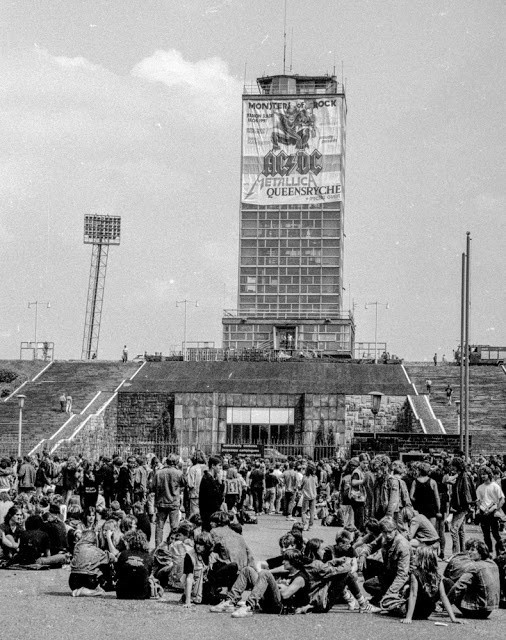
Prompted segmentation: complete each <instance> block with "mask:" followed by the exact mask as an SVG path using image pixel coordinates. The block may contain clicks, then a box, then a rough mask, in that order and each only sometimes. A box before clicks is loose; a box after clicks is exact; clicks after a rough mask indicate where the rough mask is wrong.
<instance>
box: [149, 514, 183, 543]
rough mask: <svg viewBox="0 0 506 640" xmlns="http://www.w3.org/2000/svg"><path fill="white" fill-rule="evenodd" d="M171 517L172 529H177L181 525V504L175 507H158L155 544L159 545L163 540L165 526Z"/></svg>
mask: <svg viewBox="0 0 506 640" xmlns="http://www.w3.org/2000/svg"><path fill="white" fill-rule="evenodd" d="M167 518H168V519H169V524H170V530H171V531H172V530H173V529H176V528H177V526H178V525H179V505H178V506H177V507H176V506H173V507H157V508H156V527H155V546H156V547H157V546H158V545H159V544H160V543H161V542H162V540H163V528H164V526H165V523H166V521H167Z"/></svg>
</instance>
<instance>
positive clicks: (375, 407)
mask: <svg viewBox="0 0 506 640" xmlns="http://www.w3.org/2000/svg"><path fill="white" fill-rule="evenodd" d="M369 395H370V396H371V411H372V415H373V427H372V429H373V438H374V439H375V440H376V416H377V415H378V412H379V410H380V405H381V398H382V397H383V394H382V393H381V392H380V391H370V392H369Z"/></svg>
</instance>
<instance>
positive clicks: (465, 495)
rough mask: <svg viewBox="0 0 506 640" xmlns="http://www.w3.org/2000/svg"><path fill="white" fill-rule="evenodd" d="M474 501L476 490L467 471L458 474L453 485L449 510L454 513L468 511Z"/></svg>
mask: <svg viewBox="0 0 506 640" xmlns="http://www.w3.org/2000/svg"><path fill="white" fill-rule="evenodd" d="M475 501H476V489H475V487H474V482H473V480H472V478H471V476H470V475H469V474H468V473H467V471H463V472H462V473H459V475H458V476H457V480H456V481H455V484H454V485H453V489H452V497H451V502H450V504H451V508H452V509H453V510H454V511H455V512H457V513H458V512H459V511H468V510H469V508H470V507H471V505H472V504H473V503H474V502H475Z"/></svg>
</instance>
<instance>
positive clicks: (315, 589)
mask: <svg viewBox="0 0 506 640" xmlns="http://www.w3.org/2000/svg"><path fill="white" fill-rule="evenodd" d="M324 551H325V550H324V547H323V540H321V539H320V538H312V539H311V540H309V541H308V543H307V544H306V548H305V550H304V557H305V558H304V559H305V562H306V564H305V569H306V572H307V574H308V576H309V582H310V586H309V590H310V592H309V604H308V605H307V606H306V607H301V608H300V609H298V610H297V611H296V613H308V612H309V611H311V612H314V613H325V612H327V611H329V609H331V608H332V606H333V605H334V604H335V603H336V602H337V600H338V598H342V599H344V600H345V602H346V603H347V604H348V608H349V609H350V610H351V611H353V610H354V609H356V608H357V607H358V609H359V611H360V613H376V612H377V611H379V609H377V607H373V606H372V605H371V604H369V603H368V602H367V601H366V599H365V597H364V594H363V593H362V591H361V590H360V587H359V584H358V578H357V575H356V573H355V572H353V571H352V565H351V560H350V559H347V560H346V561H345V562H341V559H339V560H331V561H330V562H328V563H327V562H323V555H324ZM357 603H358V604H357Z"/></svg>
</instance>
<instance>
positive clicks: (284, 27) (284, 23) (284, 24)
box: [283, 0, 287, 75]
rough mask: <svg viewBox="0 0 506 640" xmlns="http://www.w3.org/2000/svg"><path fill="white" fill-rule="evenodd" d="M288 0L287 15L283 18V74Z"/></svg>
mask: <svg viewBox="0 0 506 640" xmlns="http://www.w3.org/2000/svg"><path fill="white" fill-rule="evenodd" d="M286 2H287V0H285V16H284V19H283V75H285V72H286Z"/></svg>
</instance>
